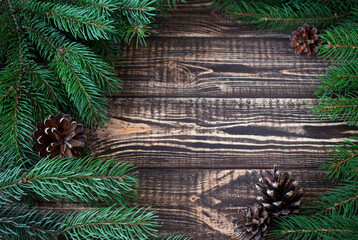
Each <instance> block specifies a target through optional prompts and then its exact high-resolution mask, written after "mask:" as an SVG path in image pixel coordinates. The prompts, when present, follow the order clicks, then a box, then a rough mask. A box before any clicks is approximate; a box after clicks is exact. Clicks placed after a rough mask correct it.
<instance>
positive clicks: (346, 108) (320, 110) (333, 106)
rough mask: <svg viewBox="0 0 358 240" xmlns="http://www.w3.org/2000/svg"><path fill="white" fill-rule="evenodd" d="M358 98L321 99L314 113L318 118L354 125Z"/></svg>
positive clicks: (357, 117)
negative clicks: (327, 118) (337, 120)
mask: <svg viewBox="0 0 358 240" xmlns="http://www.w3.org/2000/svg"><path fill="white" fill-rule="evenodd" d="M357 108H358V98H357V97H356V96H349V95H348V96H337V98H331V97H321V98H320V103H319V104H318V105H317V106H315V108H314V112H315V113H316V115H317V116H318V117H322V118H325V117H329V118H330V119H332V120H335V119H339V120H341V121H348V122H349V124H350V125H354V124H356V123H357V121H358V111H357Z"/></svg>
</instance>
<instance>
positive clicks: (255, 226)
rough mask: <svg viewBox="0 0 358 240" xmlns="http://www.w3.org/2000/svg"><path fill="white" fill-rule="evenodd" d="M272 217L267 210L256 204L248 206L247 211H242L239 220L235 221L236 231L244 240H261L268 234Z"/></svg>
mask: <svg viewBox="0 0 358 240" xmlns="http://www.w3.org/2000/svg"><path fill="white" fill-rule="evenodd" d="M269 222H270V217H269V214H268V212H266V211H265V208H264V207H263V206H262V205H260V204H257V203H255V204H254V205H252V206H248V207H247V209H240V210H239V215H238V216H237V219H235V220H234V223H235V224H236V229H235V231H236V232H237V233H238V235H239V236H240V237H241V239H243V240H250V239H254V240H259V239H263V237H264V236H265V235H266V233H267V228H268V224H269Z"/></svg>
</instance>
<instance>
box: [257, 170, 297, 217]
mask: <svg viewBox="0 0 358 240" xmlns="http://www.w3.org/2000/svg"><path fill="white" fill-rule="evenodd" d="M260 182H262V183H261V184H256V188H257V190H259V191H260V192H261V196H258V197H257V200H260V201H261V202H262V205H263V206H264V207H265V209H266V211H267V212H268V213H270V214H273V215H274V216H288V215H290V214H291V213H297V212H298V211H299V207H300V205H301V198H302V196H303V189H302V188H298V187H297V185H298V182H297V181H296V180H295V179H293V178H291V177H290V174H289V173H287V172H284V173H281V172H279V171H278V170H277V169H276V167H274V168H273V171H272V173H271V172H268V171H265V172H264V173H263V174H261V178H260Z"/></svg>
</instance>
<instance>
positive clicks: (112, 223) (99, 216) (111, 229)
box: [62, 207, 157, 240]
mask: <svg viewBox="0 0 358 240" xmlns="http://www.w3.org/2000/svg"><path fill="white" fill-rule="evenodd" d="M155 218H156V216H155V213H154V212H151V211H148V209H143V208H136V207H134V208H124V207H118V208H114V207H109V208H100V209H96V210H87V211H82V212H75V213H73V214H69V215H68V216H67V217H66V218H65V220H64V223H63V226H62V229H63V233H64V235H65V236H66V238H67V239H69V240H70V239H101V240H107V239H108V240H110V239H148V238H149V237H150V236H155V232H156V230H155V227H157V223H156V221H155Z"/></svg>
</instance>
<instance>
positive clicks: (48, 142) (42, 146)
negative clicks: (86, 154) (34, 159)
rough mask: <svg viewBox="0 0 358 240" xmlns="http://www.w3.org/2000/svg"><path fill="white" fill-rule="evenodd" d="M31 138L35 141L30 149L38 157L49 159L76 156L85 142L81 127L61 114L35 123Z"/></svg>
mask: <svg viewBox="0 0 358 240" xmlns="http://www.w3.org/2000/svg"><path fill="white" fill-rule="evenodd" d="M32 138H33V139H34V140H35V144H34V146H33V147H32V149H33V150H34V151H35V152H39V155H40V157H47V156H48V157H49V158H53V157H55V156H60V157H73V156H78V155H79V150H80V149H81V148H83V147H84V145H85V141H86V137H85V136H84V135H83V126H82V125H81V124H77V123H76V122H75V121H72V117H71V116H70V115H68V114H65V115H63V114H62V113H59V114H57V115H56V116H48V117H47V118H46V119H45V121H44V122H43V123H36V130H35V131H34V132H33V134H32Z"/></svg>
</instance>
